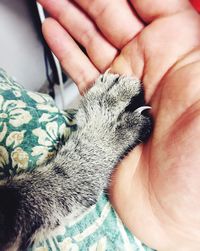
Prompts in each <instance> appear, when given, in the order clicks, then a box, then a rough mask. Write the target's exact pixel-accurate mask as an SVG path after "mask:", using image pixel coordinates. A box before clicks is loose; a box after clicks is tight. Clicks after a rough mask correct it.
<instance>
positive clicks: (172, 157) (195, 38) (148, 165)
mask: <svg viewBox="0 0 200 251" xmlns="http://www.w3.org/2000/svg"><path fill="white" fill-rule="evenodd" d="M39 2H40V3H41V4H42V5H44V7H45V8H46V9H47V11H48V12H49V13H50V14H51V15H52V17H53V18H54V19H48V20H47V21H46V22H45V23H44V26H43V32H44V35H45V38H46V40H47V42H48V43H49V45H50V47H51V48H52V50H53V51H54V53H55V54H56V55H57V57H58V58H59V60H60V61H61V63H62V65H63V68H64V69H65V70H66V71H67V72H68V73H69V74H70V75H71V76H72V78H73V79H74V80H75V81H76V83H77V85H78V87H79V89H80V91H84V90H85V88H87V87H88V86H90V84H91V83H92V82H93V81H94V79H95V78H96V77H97V76H98V75H99V73H100V72H103V71H105V69H107V68H108V67H111V70H112V71H114V72H118V73H127V74H132V75H136V76H137V77H139V78H141V79H142V81H143V84H144V88H145V93H146V100H147V102H148V103H150V104H151V106H152V113H153V116H154V121H155V125H154V132H153V135H152V137H151V139H150V140H149V142H148V143H147V144H146V145H144V146H140V147H138V148H136V149H135V150H134V151H133V152H131V153H130V155H129V156H128V158H127V159H126V160H124V161H123V162H122V163H121V164H120V166H121V167H120V168H118V170H117V172H116V173H115V174H114V177H113V184H112V188H111V195H110V198H111V200H112V203H113V205H114V207H115V208H116V210H117V212H118V213H119V215H120V217H121V219H122V220H123V221H124V223H125V224H126V225H127V226H128V228H129V229H130V230H131V231H132V232H133V233H134V234H136V236H137V237H138V238H139V239H140V240H142V241H143V242H144V243H146V244H147V245H149V246H151V247H152V248H155V249H157V250H176V251H178V250H183V249H184V250H199V249H200V232H199V229H200V212H199V208H200V201H199V199H198V196H199V193H200V182H199V175H200V157H199V152H198V146H199V143H198V142H199V139H200V136H199V135H200V132H199V131H200V129H199V128H200V127H199V118H200V116H199V114H200V102H199V100H200V88H199V86H200V85H199V83H200V70H199V69H200V47H199V42H200V18H199V16H198V14H197V13H196V12H195V11H194V10H193V9H192V7H191V6H190V4H189V2H188V1H187V0H182V1H179V0H173V1H172V0H167V1H159V0H154V1H150V0H146V1H140V0H132V1H130V2H131V4H130V5H129V4H128V2H127V1H125V0H124V1H123V0H122V1H114V0H113V1H110V0H109V1H108V0H101V1H98V0H94V1H89V0H79V1H78V0H76V1H66V0H39ZM72 2H73V3H72ZM152 2H153V3H152ZM73 4H75V5H73ZM135 13H137V14H135ZM56 20H57V21H56ZM63 27H64V28H65V29H64V28H63ZM69 34H70V35H69ZM72 37H73V38H74V39H75V40H76V41H78V42H79V43H80V44H82V45H83V46H84V47H85V48H86V51H87V54H88V57H87V56H85V55H84V54H83V53H82V51H81V50H80V49H79V48H78V46H77V45H76V43H75V42H74V40H73V39H72Z"/></svg>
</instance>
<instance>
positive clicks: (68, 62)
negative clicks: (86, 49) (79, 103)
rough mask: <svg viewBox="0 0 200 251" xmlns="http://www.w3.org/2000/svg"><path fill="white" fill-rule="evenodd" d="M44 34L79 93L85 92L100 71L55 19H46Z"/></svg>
mask: <svg viewBox="0 0 200 251" xmlns="http://www.w3.org/2000/svg"><path fill="white" fill-rule="evenodd" d="M43 34H44V37H45V39H46V41H47V43H48V45H49V47H50V48H51V49H52V51H53V52H54V53H55V55H56V56H57V58H58V60H59V61H60V62H61V65H62V67H63V68H64V70H65V71H66V72H67V73H68V74H69V75H70V76H71V78H72V79H73V80H74V81H75V83H76V84H77V86H78V88H79V91H80V92H81V93H82V92H84V91H85V90H86V89H87V88H89V86H90V85H91V84H92V83H93V82H94V80H95V79H96V78H97V77H98V75H99V71H98V70H97V69H96V67H95V66H94V65H93V64H92V63H91V62H90V60H89V59H88V57H87V56H86V55H85V54H84V53H83V52H82V51H81V49H80V48H79V47H78V45H77V44H76V43H75V41H74V40H73V39H72V38H71V36H70V35H69V34H68V33H67V32H66V31H65V30H64V29H63V28H62V26H61V25H60V24H59V23H58V22H57V21H55V20H54V19H52V18H48V19H46V21H45V22H44V24H43Z"/></svg>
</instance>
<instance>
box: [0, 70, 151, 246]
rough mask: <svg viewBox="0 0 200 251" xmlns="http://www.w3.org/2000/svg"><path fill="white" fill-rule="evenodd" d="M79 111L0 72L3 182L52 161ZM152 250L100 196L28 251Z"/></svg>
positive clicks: (72, 129) (0, 155)
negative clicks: (63, 107) (62, 106)
mask: <svg viewBox="0 0 200 251" xmlns="http://www.w3.org/2000/svg"><path fill="white" fill-rule="evenodd" d="M74 115H75V110H69V111H67V112H63V111H61V110H59V109H58V108H57V107H56V106H55V104H54V101H53V100H52V99H51V98H50V97H49V96H47V95H44V94H39V93H35V92H30V91H27V90H25V89H24V88H23V87H22V86H20V85H19V84H18V83H16V82H15V81H14V80H13V79H11V78H9V77H8V76H7V75H6V73H5V72H4V71H3V70H1V69H0V179H3V178H5V177H8V176H10V175H15V174H18V173H21V172H26V171H27V172H28V171H31V170H33V169H34V168H37V166H39V165H41V164H43V163H45V162H47V161H49V160H50V159H51V158H52V157H53V156H54V155H55V154H56V151H57V150H58V148H59V147H60V146H61V145H62V144H63V142H64V141H66V140H67V139H68V137H69V135H70V133H71V132H72V131H74V130H76V123H75V121H74ZM54 250H55V251H87V250H88V251H121V250H123V251H126V250H127V251H129V250H130V251H135V250H137V251H142V250H143V251H144V250H146V251H148V250H149V251H150V250H152V249H149V248H148V247H146V246H145V245H143V244H142V243H141V242H140V241H139V240H137V239H136V238H135V237H134V236H133V235H132V234H131V233H130V232H129V231H128V229H126V228H125V227H124V225H123V224H122V222H121V220H120V219H119V217H118V216H117V214H116V212H115V211H114V209H113V208H112V207H111V205H110V203H109V201H108V198H107V197H106V195H104V194H102V196H101V197H100V198H99V201H98V203H97V204H96V205H94V206H92V207H91V208H90V209H89V210H88V211H87V212H86V213H84V215H81V216H80V217H79V218H77V219H76V220H75V221H74V222H72V223H71V224H70V225H67V226H65V227H59V228H57V229H56V230H55V232H54V233H53V235H52V236H49V238H48V239H46V240H43V241H41V242H40V243H35V244H34V245H33V247H32V248H30V249H29V251H54Z"/></svg>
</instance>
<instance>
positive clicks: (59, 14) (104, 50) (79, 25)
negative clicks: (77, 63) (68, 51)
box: [40, 0, 118, 72]
mask: <svg viewBox="0 0 200 251" xmlns="http://www.w3.org/2000/svg"><path fill="white" fill-rule="evenodd" d="M40 3H41V4H43V5H44V7H45V8H46V10H47V11H48V12H49V14H50V15H52V16H53V17H54V18H55V19H56V20H57V21H58V22H59V23H60V24H61V25H62V26H63V27H64V28H65V29H66V30H67V32H68V33H70V35H71V36H72V37H73V38H74V39H75V40H76V41H78V42H79V43H80V44H81V45H82V46H83V47H84V48H85V49H86V51H87V55H88V56H89V58H90V59H91V61H92V62H93V64H94V65H95V66H96V67H97V68H98V69H99V71H101V72H104V71H105V70H106V69H107V68H108V67H109V65H110V64H111V63H112V61H113V59H114V58H115V56H116V55H117V52H118V51H117V49H116V48H115V47H113V46H112V45H111V44H110V43H109V42H108V41H107V40H106V39H105V38H104V37H103V36H102V35H101V34H100V32H99V31H98V30H97V27H96V26H95V24H94V23H93V22H92V21H91V20H90V19H89V18H88V17H87V16H86V14H85V13H83V12H82V11H81V10H80V9H79V8H77V7H76V6H74V5H73V4H72V3H71V2H70V1H66V0H59V1H56V2H55V1H49V0H40Z"/></svg>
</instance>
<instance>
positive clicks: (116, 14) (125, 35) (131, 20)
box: [74, 0, 143, 48]
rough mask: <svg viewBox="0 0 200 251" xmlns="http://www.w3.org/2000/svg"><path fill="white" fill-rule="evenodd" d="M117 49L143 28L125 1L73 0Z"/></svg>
mask: <svg viewBox="0 0 200 251" xmlns="http://www.w3.org/2000/svg"><path fill="white" fill-rule="evenodd" d="M74 2H76V3H77V4H78V5H79V6H80V7H81V8H82V9H83V10H84V11H85V12H86V13H87V14H88V15H89V16H90V17H91V18H92V19H93V20H94V22H95V23H96V24H97V26H98V28H99V29H100V30H101V32H102V33H103V34H104V36H105V37H106V38H107V39H108V40H109V41H110V42H111V43H112V44H113V45H114V46H115V47H117V48H122V47H123V46H124V45H126V44H127V43H128V42H129V41H130V40H131V39H132V38H133V37H134V36H136V34H137V33H138V32H140V31H141V29H142V28H143V23H142V22H141V20H140V19H139V18H138V17H137V15H136V14H135V13H134V12H133V10H132V8H131V7H130V5H129V3H128V1H125V0H93V1H91V0H74Z"/></svg>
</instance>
